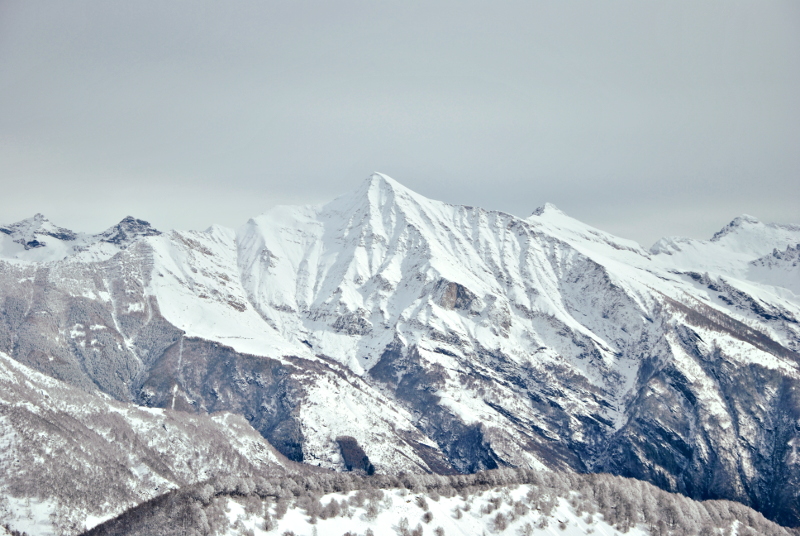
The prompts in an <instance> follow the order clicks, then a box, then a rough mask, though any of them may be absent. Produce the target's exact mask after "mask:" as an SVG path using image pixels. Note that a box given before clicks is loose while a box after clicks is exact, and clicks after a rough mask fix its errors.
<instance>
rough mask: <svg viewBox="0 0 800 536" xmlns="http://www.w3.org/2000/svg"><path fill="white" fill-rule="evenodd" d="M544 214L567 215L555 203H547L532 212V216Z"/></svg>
mask: <svg viewBox="0 0 800 536" xmlns="http://www.w3.org/2000/svg"><path fill="white" fill-rule="evenodd" d="M544 214H561V215H565V214H564V213H563V212H562V211H561V210H559V208H558V207H557V206H555V205H554V204H553V203H545V204H544V205H542V206H541V207H539V208H537V209H536V210H534V211H533V213H531V216H543V215H544Z"/></svg>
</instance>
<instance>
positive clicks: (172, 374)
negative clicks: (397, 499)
mask: <svg viewBox="0 0 800 536" xmlns="http://www.w3.org/2000/svg"><path fill="white" fill-rule="evenodd" d="M128 220H131V221H128ZM126 222H127V223H126ZM123 223H124V224H125V225H123ZM120 226H122V227H120V229H119V232H118V233H116V232H115V233H111V234H109V238H108V241H106V242H102V244H99V245H92V246H89V249H87V250H86V251H85V252H82V253H81V254H80V255H84V257H81V256H80V255H78V254H75V255H74V256H67V258H65V259H64V260H60V261H57V262H48V263H42V262H30V263H20V262H15V263H11V262H3V261H0V303H2V304H3V309H2V313H3V314H2V318H0V350H2V351H5V352H7V353H8V354H9V355H11V356H12V357H13V358H14V359H16V360H18V361H20V362H22V363H25V364H27V365H29V366H31V367H34V368H37V369H38V370H41V371H43V372H45V373H47V374H49V375H51V376H54V377H57V378H60V379H63V380H65V381H68V382H70V383H72V384H73V385H76V386H79V387H81V388H83V389H86V390H101V391H104V392H106V393H109V394H111V395H112V396H114V397H116V398H118V399H121V400H133V401H136V402H137V403H140V404H143V405H149V406H155V407H162V408H173V407H174V408H175V409H181V410H185V411H190V412H197V413H206V412H214V411H219V410H225V411H233V412H236V413H239V414H241V415H243V416H244V417H245V418H246V419H247V421H248V422H249V423H250V424H251V425H252V426H253V427H254V428H255V429H256V430H258V431H259V432H260V433H261V434H262V435H263V436H264V437H265V438H267V439H269V441H270V442H271V443H273V444H274V445H275V446H276V448H278V449H279V450H280V451H281V452H282V453H283V454H285V455H286V456H287V457H289V458H290V459H292V460H297V461H300V460H302V461H304V462H307V463H309V464H313V465H318V464H319V465H321V466H323V467H334V468H339V469H347V468H348V467H349V468H351V469H352V468H356V469H358V468H359V467H360V468H361V469H362V470H366V469H364V467H363V465H364V464H363V463H361V462H358V461H357V460H355V458H352V457H350V458H348V456H349V454H348V455H347V456H345V455H344V454H343V451H344V450H347V452H348V453H351V454H352V453H353V452H357V449H355V447H352V446H353V445H357V446H358V448H359V449H361V451H363V453H364V456H365V457H366V458H367V459H368V460H369V463H370V464H372V465H374V467H375V470H376V471H377V472H389V471H423V472H429V471H433V472H442V473H447V472H454V471H458V472H473V471H478V470H482V469H489V468H494V467H499V466H503V465H513V466H523V467H525V466H532V467H540V466H542V465H544V466H550V467H557V468H562V469H572V470H576V471H609V472H614V473H618V474H622V475H625V476H631V477H636V478H642V479H645V480H648V481H650V482H653V483H655V484H657V485H659V486H661V487H663V488H665V489H668V490H673V491H680V492H682V493H686V494H688V495H690V496H692V497H694V498H703V499H704V498H729V499H735V500H738V501H742V502H744V503H746V504H748V505H752V506H754V507H756V508H758V509H759V510H761V511H762V512H764V513H766V514H767V515H769V516H771V517H772V518H773V519H776V520H779V521H781V522H784V523H790V524H800V462H799V461H798V460H800V456H799V455H798V453H797V452H796V449H797V447H796V445H800V409H799V406H798V401H797V395H796V393H797V392H798V390H800V357H798V351H800V324H798V320H797V319H798V318H800V299H798V298H797V297H796V295H794V294H792V293H791V292H790V290H791V287H790V284H782V283H781V284H779V283H780V281H783V280H784V279H786V277H788V278H789V279H791V274H792V273H794V272H791V270H792V269H794V268H792V267H793V266H794V264H793V263H794V261H793V260H792V259H794V256H793V255H794V254H793V251H794V249H792V248H794V245H795V244H797V243H798V242H800V230H799V229H798V228H796V227H793V226H775V225H772V226H770V225H765V224H761V223H760V222H758V221H757V220H754V219H753V218H745V219H737V220H735V221H734V223H732V224H731V225H730V226H729V227H728V228H726V230H725V232H723V233H718V235H716V236H715V238H714V240H713V241H695V240H689V239H664V240H662V241H660V242H659V243H658V244H657V246H654V248H652V249H651V250H650V251H646V250H644V249H642V248H641V247H640V246H639V245H638V244H635V243H633V242H630V241H626V240H623V239H619V238H617V237H613V236H611V235H608V234H606V233H603V232H602V231H599V230H597V229H593V228H591V227H588V226H586V225H584V224H581V223H580V222H577V221H576V220H573V219H571V218H569V217H568V216H566V215H564V214H563V213H561V212H560V211H558V210H557V209H555V207H552V206H545V207H543V208H542V209H541V210H537V211H536V212H535V213H534V215H533V216H531V217H530V218H528V219H520V218H516V217H514V216H511V215H508V214H503V213H499V212H488V211H484V210H481V209H477V208H472V207H458V206H451V205H446V204H444V203H438V202H435V201H431V200H428V199H425V198H423V197H421V196H419V195H417V194H415V193H413V192H410V191H408V190H407V189H405V188H403V187H402V186H400V185H399V184H397V183H396V182H394V181H392V180H391V179H389V178H387V177H384V176H380V175H376V176H374V177H373V178H372V179H370V180H369V181H367V182H366V183H365V184H364V185H363V186H362V187H361V188H360V189H359V191H357V192H356V193H354V194H352V195H349V196H344V197H342V198H339V199H337V200H335V201H333V202H331V203H329V204H327V205H324V206H320V207H299V208H291V207H278V208H276V209H274V210H272V211H270V212H269V213H266V214H264V215H262V216H259V217H258V218H255V219H253V220H251V221H249V222H248V223H247V224H245V225H244V226H243V227H242V228H241V229H239V230H238V231H237V232H236V233H234V232H233V231H229V230H226V229H222V228H218V227H215V228H211V229H209V230H208V231H206V232H203V233H200V232H170V233H164V234H159V233H158V232H157V231H155V232H151V230H150V228H149V226H147V225H146V223H145V222H141V221H139V220H133V219H129V218H126V220H123V222H122V223H121V224H120ZM118 227H119V226H118ZM123 234H124V239H123V238H121V239H120V243H123V242H124V244H125V248H124V249H123V248H122V247H117V249H116V250H115V251H116V253H115V254H114V256H111V257H91V254H93V253H92V252H93V251H94V249H92V248H100V247H111V246H112V245H113V244H111V243H110V242H109V241H111V240H112V238H113V237H117V236H122V235H123ZM0 238H1V237H0ZM790 246H791V247H790ZM48 247H49V246H48ZM114 247H116V246H114ZM45 249H46V248H45ZM773 250H776V251H777V252H779V253H780V256H776V253H774V252H773ZM779 257H780V258H779ZM770 259H772V260H770ZM787 259H788V260H787ZM787 266H788V267H789V268H787ZM757 270H762V271H760V272H757ZM763 270H766V271H763ZM779 270H782V271H781V272H780V274H784V275H785V274H789V275H788V276H786V277H784V275H781V276H780V277H783V278H784V279H781V278H779V277H778V276H775V275H774V274H775V273H778V272H777V271H779ZM787 270H788V271H787ZM756 272H757V273H756ZM754 274H755V275H754ZM756 276H757V277H756ZM341 438H352V439H353V441H354V442H355V443H350V442H349V439H347V440H345V443H346V445H349V446H350V447H352V448H349V447H348V448H346V449H345V448H343V447H342V442H341V441H340V439H341ZM356 458H358V459H361V458H359V457H358V456H356ZM354 460H355V461H354Z"/></svg>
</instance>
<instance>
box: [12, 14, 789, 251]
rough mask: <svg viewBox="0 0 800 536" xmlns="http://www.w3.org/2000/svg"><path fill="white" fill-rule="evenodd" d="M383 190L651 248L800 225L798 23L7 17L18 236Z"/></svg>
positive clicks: (713, 17) (758, 19) (764, 19)
mask: <svg viewBox="0 0 800 536" xmlns="http://www.w3.org/2000/svg"><path fill="white" fill-rule="evenodd" d="M373 171H381V172H383V173H386V174H388V175H390V176H392V177H394V178H395V179H397V180H398V181H400V182H401V183H403V184H405V185H406V186H408V187H409V188H411V189H413V190H415V191H417V192H419V193H421V194H423V195H425V196H427V197H431V198H434V199H439V200H443V201H447V202H450V203H459V204H468V205H477V206H481V207H484V208H487V209H496V210H503V211H506V212H510V213H512V214H516V215H518V216H523V217H525V216H528V215H529V214H530V213H531V212H532V211H533V210H534V209H535V208H536V207H537V206H539V205H542V204H544V203H545V202H547V201H549V202H552V203H555V204H556V205H557V206H558V207H559V208H561V209H562V210H563V211H564V212H566V213H568V214H570V215H571V216H573V217H576V218H578V219H580V220H582V221H585V222H587V223H590V224H592V225H595V226H596V227H599V228H601V229H603V230H606V231H609V232H612V233H615V234H618V235H621V236H624V237H627V238H632V239H635V240H637V241H639V242H641V243H642V244H644V245H646V246H649V245H650V244H652V242H654V241H655V240H656V239H657V238H659V237H661V236H663V235H684V236H693V237H697V238H708V237H710V235H711V234H713V232H714V231H716V230H718V229H719V228H720V227H722V226H723V225H724V224H726V223H727V222H728V221H730V220H731V219H732V218H733V217H735V216H737V215H739V214H742V213H747V214H751V215H754V216H756V217H758V218H759V219H761V220H762V221H776V222H797V223H800V3H798V2H796V1H788V2H779V1H774V2H773V1H770V2H763V1H754V2H727V1H726V2H720V1H717V2H712V3H705V2H697V1H690V2H674V1H671V2H649V1H645V2H642V1H640V0H637V1H633V2H625V1H614V2H588V1H583V2H568V1H560V0H559V1H553V2H532V1H530V0H529V1H524V2H505V3H499V2H473V1H459V2H431V1H426V2H419V3H414V2H409V1H404V2H377V1H370V2H361V3H359V2H348V1H340V0H337V1H335V2H297V1H292V2H289V1H286V2H282V1H281V2H278V1H270V2H265V1H259V2H207V3H206V2H195V1H193V2H181V1H170V2H163V1H161V0H159V1H155V2H147V1H142V0H136V1H135V2H112V1H96V2H80V1H70V2H63V1H59V2H52V3H50V2H45V1H37V2H28V1H9V0H0V222H6V223H10V222H13V221H17V220H19V219H22V218H25V217H28V216H31V215H32V214H34V213H36V212H42V213H44V214H45V215H47V216H48V217H49V218H50V219H51V220H52V221H53V222H54V223H56V224H59V225H62V226H66V227H70V228H72V229H74V230H78V231H92V232H95V231H100V230H102V229H105V228H106V227H109V226H111V225H113V224H114V223H116V222H117V221H119V220H120V219H121V218H122V217H124V216H126V215H128V214H131V215H133V216H136V217H139V218H143V219H147V220H149V221H150V222H151V223H153V224H154V225H155V226H156V227H158V228H162V229H170V228H181V229H205V228H206V227H208V226H209V225H210V224H212V223H219V224H222V225H227V226H231V227H237V226H239V225H241V224H242V223H244V222H245V221H246V220H247V219H248V218H250V217H252V216H255V215H257V214H259V213H261V212H264V211H265V210H267V209H268V208H270V207H272V206H274V205H276V204H306V203H318V202H322V201H326V200H329V199H332V198H333V197H336V196H337V195H339V194H341V193H344V192H347V191H350V190H353V189H355V188H356V187H357V186H358V184H359V183H360V181H362V180H364V179H365V178H366V177H368V176H369V174H370V173H371V172H373Z"/></svg>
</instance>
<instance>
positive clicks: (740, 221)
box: [711, 214, 761, 242]
mask: <svg viewBox="0 0 800 536" xmlns="http://www.w3.org/2000/svg"><path fill="white" fill-rule="evenodd" d="M760 223H761V222H760V221H759V220H758V218H756V217H754V216H750V215H749V214H742V215H741V216H738V217H736V218H734V219H733V220H732V221H731V222H730V223H729V224H728V225H726V226H725V227H723V228H722V229H720V230H719V231H717V232H716V233H714V236H712V237H711V241H712V242H716V241H718V240H719V239H721V238H722V237H723V236H725V235H727V234H730V233H732V232H733V231H735V230H737V229H740V228H742V227H744V226H745V225H746V224H750V225H758V224H760Z"/></svg>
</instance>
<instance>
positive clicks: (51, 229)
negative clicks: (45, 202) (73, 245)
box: [0, 213, 77, 250]
mask: <svg viewBox="0 0 800 536" xmlns="http://www.w3.org/2000/svg"><path fill="white" fill-rule="evenodd" d="M0 232H2V233H4V234H7V235H10V236H11V237H12V239H13V240H14V242H16V243H18V244H22V246H23V247H24V248H25V249H26V250H28V249H33V248H38V247H43V246H44V245H45V242H43V241H42V240H40V238H41V237H42V236H48V237H52V238H56V239H58V240H63V241H70V240H75V238H76V237H77V235H76V234H75V233H74V232H72V231H70V230H69V229H65V228H63V227H58V226H57V225H54V224H53V223H52V222H50V220H48V219H47V218H46V217H45V216H44V214H42V213H36V214H34V215H33V216H31V217H30V218H25V219H24V220H20V221H18V222H16V223H12V224H11V225H7V226H4V227H0Z"/></svg>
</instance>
